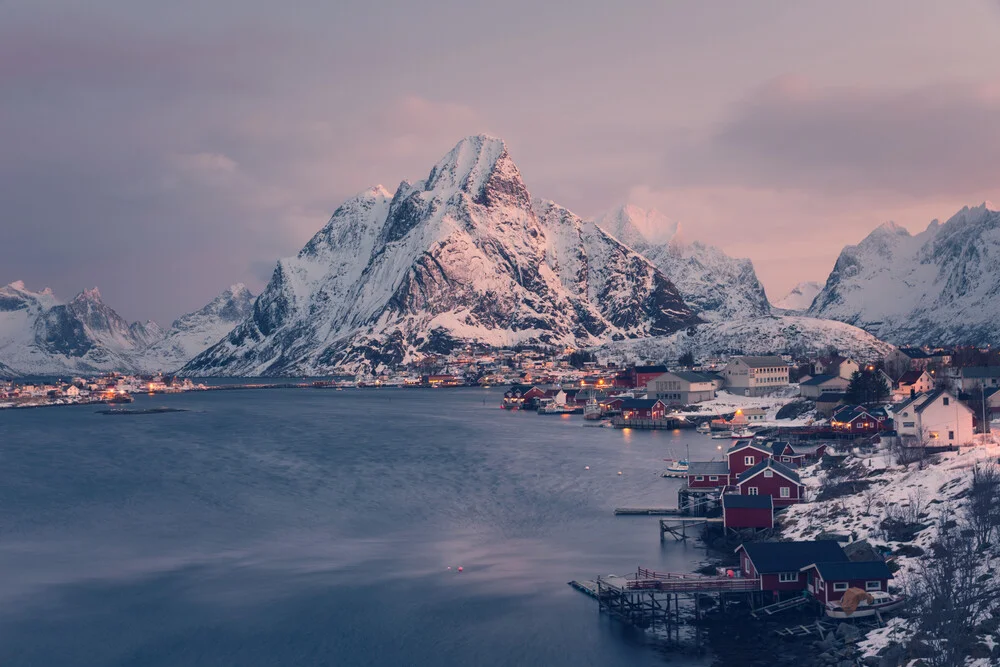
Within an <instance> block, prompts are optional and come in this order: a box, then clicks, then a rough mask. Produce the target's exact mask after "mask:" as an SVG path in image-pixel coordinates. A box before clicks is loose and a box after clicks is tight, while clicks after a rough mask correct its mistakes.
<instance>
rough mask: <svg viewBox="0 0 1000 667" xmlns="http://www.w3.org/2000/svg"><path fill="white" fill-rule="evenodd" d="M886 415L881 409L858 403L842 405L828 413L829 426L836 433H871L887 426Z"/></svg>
mask: <svg viewBox="0 0 1000 667" xmlns="http://www.w3.org/2000/svg"><path fill="white" fill-rule="evenodd" d="M887 422H888V415H886V413H885V411H884V410H882V409H877V410H875V409H872V410H869V409H868V408H865V407H862V406H860V405H844V406H841V407H839V408H837V409H836V410H834V411H833V414H832V415H830V427H831V428H832V429H833V430H834V431H835V432H837V433H843V434H849V435H872V434H874V433H878V432H879V431H882V430H884V429H885V428H887V425H886V423H887Z"/></svg>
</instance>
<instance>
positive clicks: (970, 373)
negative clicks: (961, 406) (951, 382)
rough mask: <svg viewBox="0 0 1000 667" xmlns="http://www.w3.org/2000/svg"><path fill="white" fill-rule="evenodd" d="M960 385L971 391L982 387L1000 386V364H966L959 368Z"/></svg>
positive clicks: (962, 388)
mask: <svg viewBox="0 0 1000 667" xmlns="http://www.w3.org/2000/svg"><path fill="white" fill-rule="evenodd" d="M957 381H958V387H959V390H960V391H963V392H966V393H969V392H973V391H977V390H979V389H980V388H982V387H986V388H990V387H1000V366H966V367H965V368H960V369H958V378H957Z"/></svg>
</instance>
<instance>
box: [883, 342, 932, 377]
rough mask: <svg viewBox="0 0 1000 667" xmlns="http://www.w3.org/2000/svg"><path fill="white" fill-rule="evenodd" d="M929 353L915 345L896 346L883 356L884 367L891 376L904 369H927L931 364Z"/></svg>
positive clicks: (902, 371) (898, 374) (897, 374)
mask: <svg viewBox="0 0 1000 667" xmlns="http://www.w3.org/2000/svg"><path fill="white" fill-rule="evenodd" d="M932 360H933V359H932V357H931V355H929V354H927V353H926V352H924V351H923V350H921V349H920V348H916V347H897V348H895V349H894V350H892V352H890V353H889V354H887V355H886V357H885V367H886V369H887V370H888V371H889V374H890V375H892V376H893V377H899V376H901V375H902V374H903V373H905V372H906V371H922V370H927V369H928V367H929V366H930V365H931V361H932Z"/></svg>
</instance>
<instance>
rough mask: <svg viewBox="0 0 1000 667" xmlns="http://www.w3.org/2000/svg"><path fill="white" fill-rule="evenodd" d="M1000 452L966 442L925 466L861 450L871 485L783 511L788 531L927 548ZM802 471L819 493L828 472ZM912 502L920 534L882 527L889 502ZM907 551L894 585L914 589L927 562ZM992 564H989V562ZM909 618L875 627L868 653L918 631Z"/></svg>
mask: <svg viewBox="0 0 1000 667" xmlns="http://www.w3.org/2000/svg"><path fill="white" fill-rule="evenodd" d="M998 457H1000V444H998V443H997V442H996V441H995V440H994V441H990V442H985V443H982V444H979V445H977V446H973V447H968V448H963V449H961V450H960V451H958V452H952V453H946V454H941V455H939V456H938V457H937V458H935V459H933V460H932V461H930V462H925V465H923V466H920V465H918V464H915V463H914V464H910V465H909V466H899V465H896V464H894V463H893V459H892V456H891V455H890V454H889V452H887V451H882V450H880V451H878V452H877V453H875V454H872V455H870V456H861V455H856V456H855V457H853V458H852V459H849V460H850V461H851V462H852V464H854V465H859V466H860V469H861V470H862V471H866V476H865V477H863V478H862V479H865V480H868V481H870V482H871V483H872V486H871V488H870V490H869V491H864V492H861V493H855V494H852V495H847V496H844V497H840V498H834V499H830V500H826V501H823V502H817V501H815V500H812V501H810V502H806V503H803V504H800V505H793V506H791V507H789V508H788V509H787V510H785V512H783V513H782V515H781V517H780V523H781V527H782V537H783V538H784V539H789V540H809V539H815V538H816V537H817V536H818V535H819V534H820V533H841V534H847V535H851V536H852V537H853V538H854V539H856V540H862V539H865V540H868V541H869V542H870V543H871V544H873V545H876V544H877V545H885V546H886V547H888V548H889V549H891V550H892V551H893V552H896V551H897V550H898V549H899V547H900V546H903V545H904V544H909V545H915V546H917V547H919V548H920V550H921V551H922V552H927V551H929V550H930V548H931V545H932V544H933V543H934V542H935V541H936V540H937V538H938V524H937V521H938V519H939V518H940V516H942V512H946V511H948V512H955V513H956V515H959V514H960V513H961V512H963V511H964V510H963V509H961V507H960V506H961V503H962V499H963V497H964V496H965V494H966V493H967V491H968V489H969V487H970V484H971V481H972V470H973V468H974V467H975V466H976V465H977V464H982V463H985V462H996V461H997V460H998ZM800 473H801V476H802V481H803V483H804V484H805V485H806V486H807V489H808V491H807V497H809V498H815V497H816V495H817V494H818V492H819V490H820V488H821V486H822V483H823V476H824V475H825V474H826V472H825V471H823V470H821V469H820V468H819V466H811V467H808V468H805V469H803V470H802V471H800ZM910 506H914V507H919V508H920V511H921V519H920V521H921V523H924V524H926V525H927V526H928V527H927V528H924V529H923V530H921V531H920V532H919V533H917V535H916V538H915V539H914V540H913V541H912V542H909V543H903V542H894V541H891V540H887V539H886V538H885V535H884V533H883V531H882V529H881V524H882V521H883V519H884V518H885V517H886V511H887V510H886V508H887V507H900V508H906V507H910ZM969 539H971V538H969ZM906 553H908V552H907V551H905V550H904V551H903V552H902V553H900V554H898V555H897V556H896V560H895V562H896V563H898V564H899V571H898V572H896V573H895V579H894V580H893V581H892V582H891V586H892V587H894V588H897V589H900V590H902V591H904V592H909V591H912V589H913V586H914V582H915V575H916V573H917V572H919V571H920V570H921V568H922V567H923V564H922V559H923V555H919V556H917V555H913V556H909V555H905V554H906ZM984 560H988V559H984ZM987 566H988V565H984V568H985V567H987ZM984 573H985V569H984ZM909 622H910V621H909V620H908V619H905V618H902V617H896V618H893V619H891V620H889V621H888V622H887V624H886V626H885V627H884V628H879V629H876V630H874V631H872V632H871V633H869V634H868V636H867V638H866V639H865V640H864V641H863V642H861V644H860V648H861V649H862V651H863V654H864V656H874V655H876V654H877V653H878V652H879V651H880V650H881V649H882V648H884V647H885V646H886V645H887V644H888V643H889V642H891V641H895V642H899V643H905V641H906V640H907V639H908V638H909V637H910V636H911V635H912V633H913V631H912V630H911V628H910V627H909ZM996 640H997V638H995V637H984V638H983V641H984V643H987V644H990V645H992V643H993V642H995V641H996ZM970 664H973V663H970ZM983 664H984V665H985V664H992V663H983Z"/></svg>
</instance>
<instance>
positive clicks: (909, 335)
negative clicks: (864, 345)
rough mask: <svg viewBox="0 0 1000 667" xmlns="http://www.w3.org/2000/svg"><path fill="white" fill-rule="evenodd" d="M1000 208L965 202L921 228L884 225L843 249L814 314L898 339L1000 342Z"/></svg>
mask: <svg viewBox="0 0 1000 667" xmlns="http://www.w3.org/2000/svg"><path fill="white" fill-rule="evenodd" d="M998 295H1000V212H998V211H997V210H996V209H995V208H994V207H993V206H992V205H990V204H989V203H984V204H982V205H980V206H976V207H973V208H969V207H966V208H963V209H962V210H961V211H959V212H958V213H957V214H956V215H954V216H953V217H952V218H951V219H949V220H948V221H947V222H945V223H944V224H941V223H939V222H938V221H936V220H935V221H934V222H932V223H931V224H930V225H929V226H928V227H927V229H925V230H924V231H923V232H921V233H919V234H916V235H911V234H910V233H909V232H908V231H907V230H906V229H904V228H902V227H900V226H898V225H895V224H893V223H886V224H884V225H882V226H880V227H878V228H877V229H876V230H875V231H873V232H872V233H871V234H869V235H868V236H867V237H865V238H864V239H863V240H862V241H861V242H860V243H859V244H858V245H855V246H847V247H846V248H844V249H843V251H841V253H840V256H839V257H838V258H837V263H836V264H835V265H834V268H833V271H832V272H831V273H830V276H829V278H828V279H827V281H826V285H825V286H824V287H823V290H822V291H821V292H820V293H819V295H818V296H817V297H816V299H815V301H814V302H813V304H812V307H811V308H810V310H809V313H810V314H811V315H814V316H816V317H826V318H830V319H836V320H840V321H842V322H848V323H850V324H854V325H856V326H859V327H861V328H863V329H866V330H868V331H870V332H872V333H873V334H875V335H876V336H878V337H880V338H884V339H886V340H889V341H891V342H894V343H898V344H903V343H906V344H925V343H926V344H942V345H949V344H978V345H985V344H997V343H1000V300H998Z"/></svg>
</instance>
